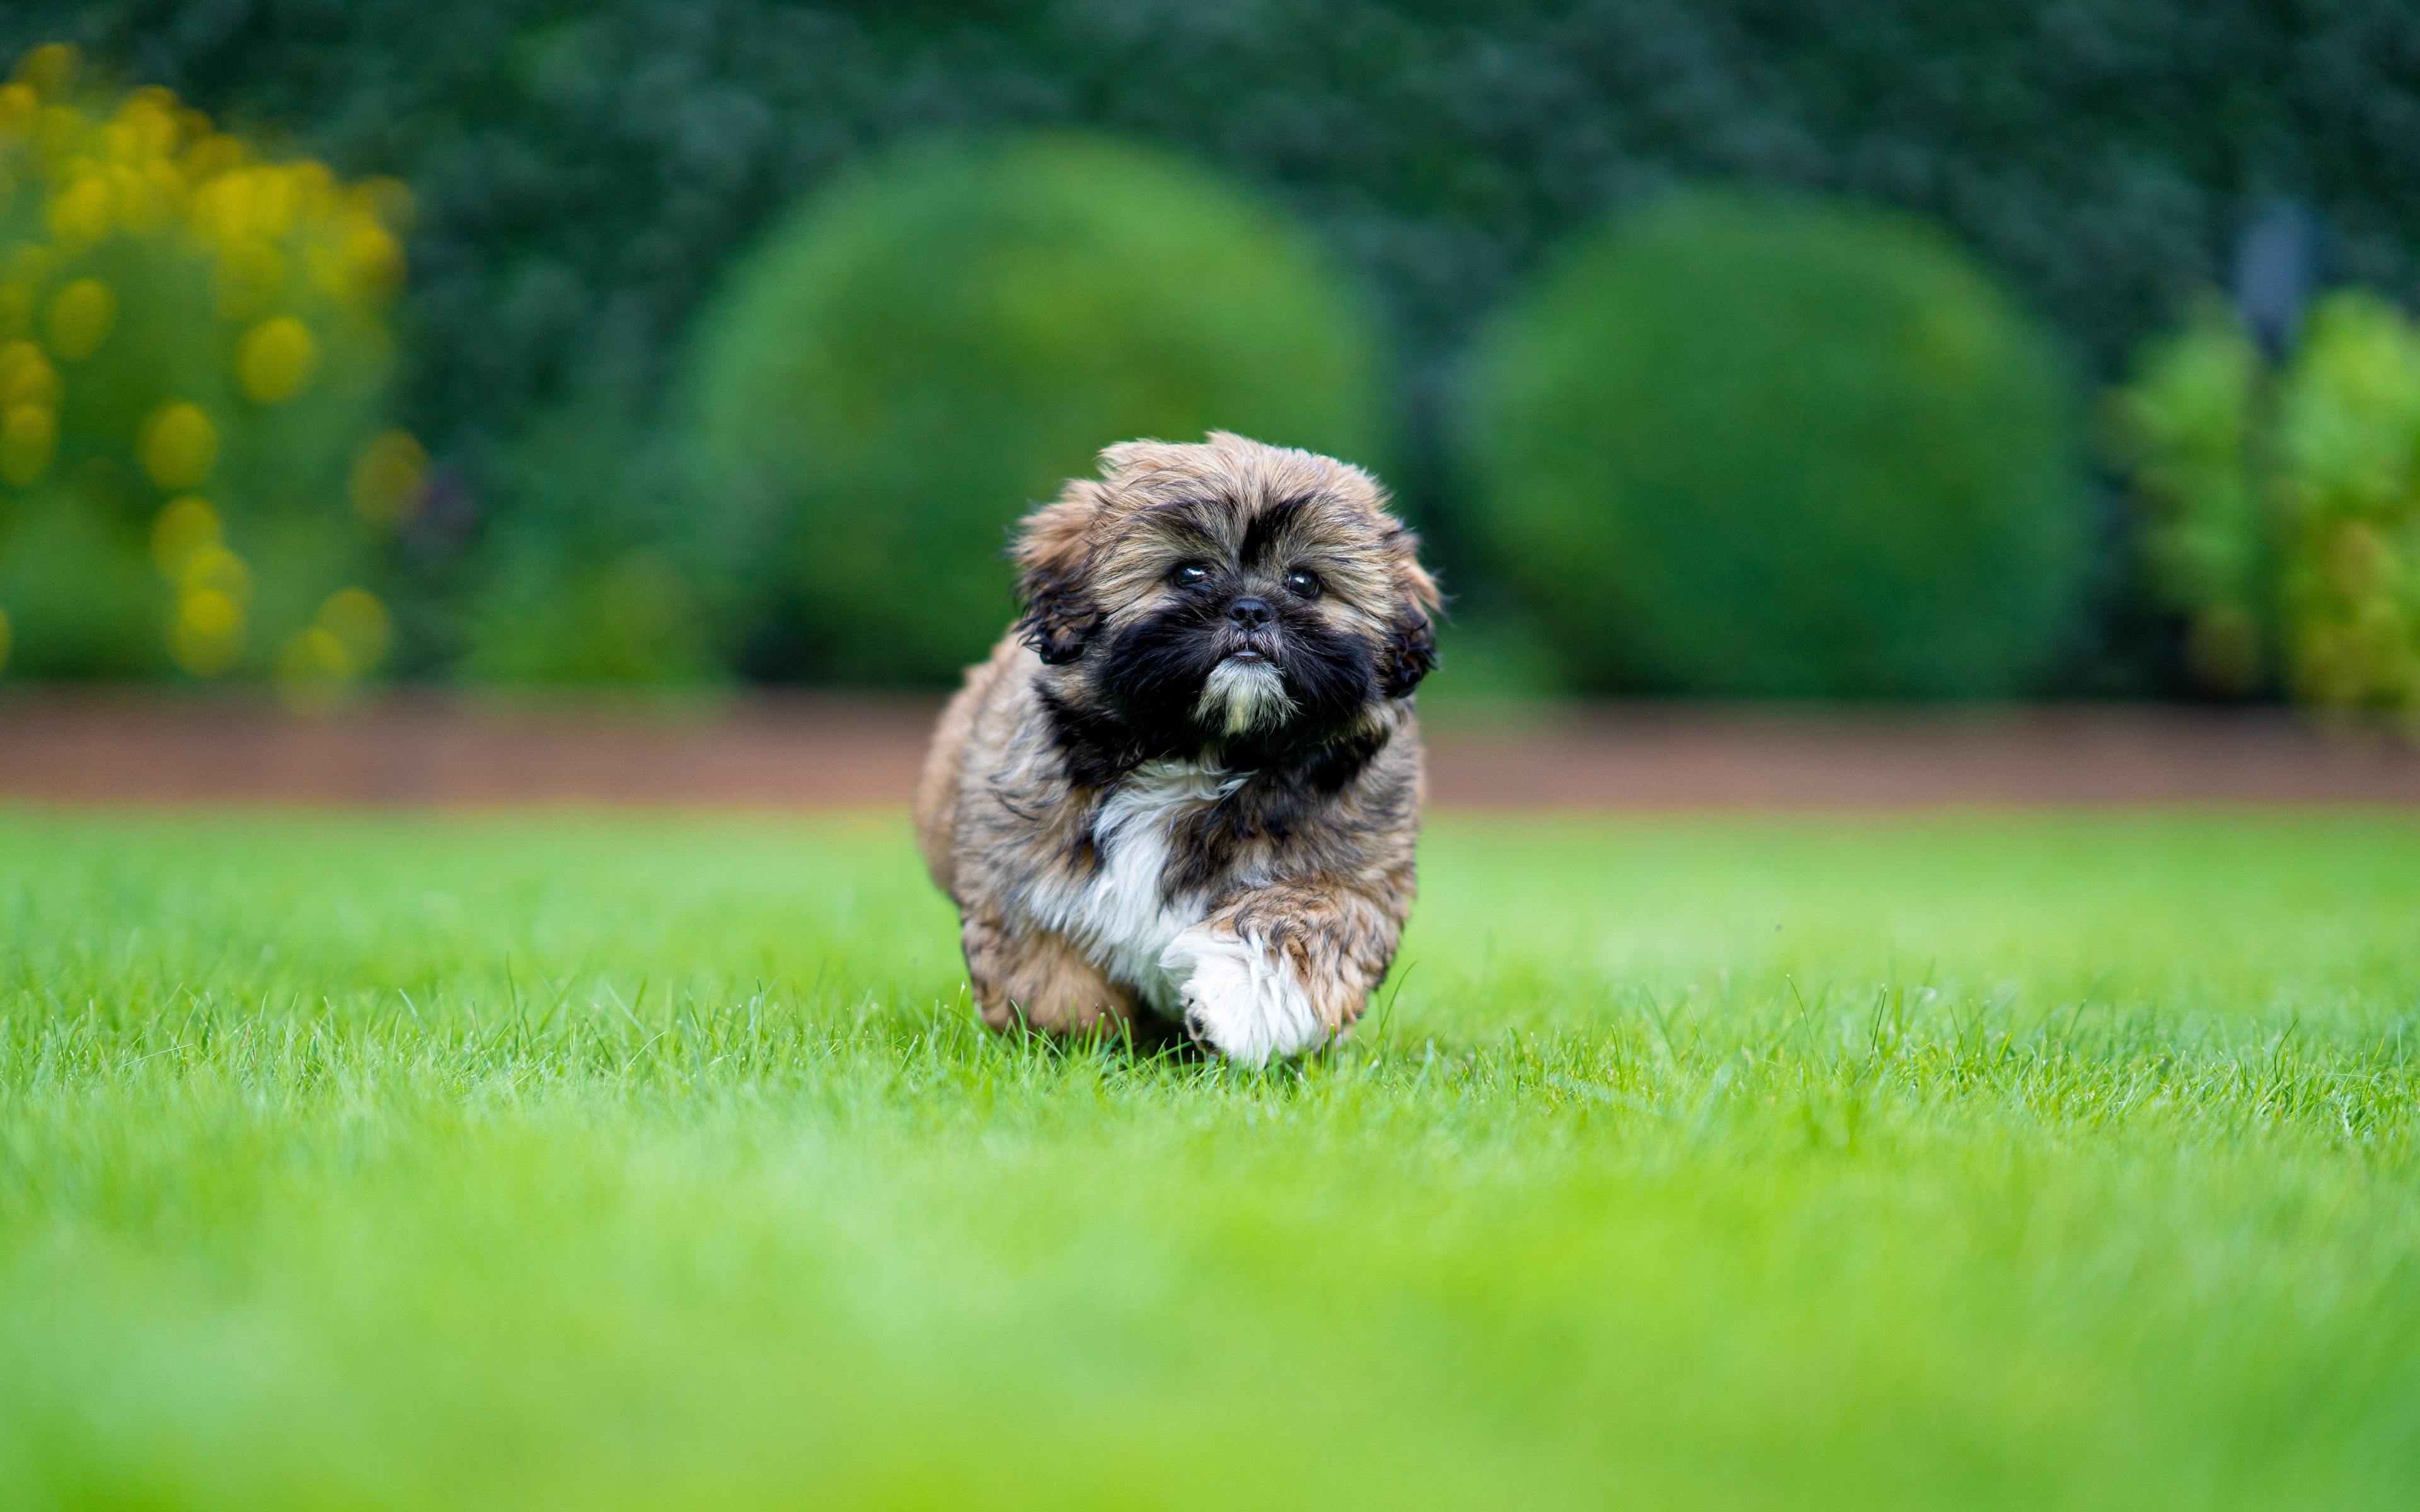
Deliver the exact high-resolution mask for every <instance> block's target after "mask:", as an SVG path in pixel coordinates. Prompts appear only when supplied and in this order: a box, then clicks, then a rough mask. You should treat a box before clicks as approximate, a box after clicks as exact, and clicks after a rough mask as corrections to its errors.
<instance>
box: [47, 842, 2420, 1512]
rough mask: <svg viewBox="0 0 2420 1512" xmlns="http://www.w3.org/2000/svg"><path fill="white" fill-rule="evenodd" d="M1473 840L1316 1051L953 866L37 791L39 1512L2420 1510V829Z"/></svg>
mask: <svg viewBox="0 0 2420 1512" xmlns="http://www.w3.org/2000/svg"><path fill="white" fill-rule="evenodd" d="M1423 865H1424V872H1423V883H1424V888H1425V890H1424V893H1423V896H1422V899H1421V902H1420V905H1419V912H1418V915H1417V917H1416V919H1415V924H1414V928H1413V931H1412V933H1411V935H1410V937H1409V938H1408V940H1407V941H1406V943H1405V946H1404V954H1403V957H1402V958H1401V960H1400V962H1399V964H1398V968H1397V974H1396V978H1395V980H1394V981H1393V982H1392V983H1391V984H1390V986H1389V988H1388V991H1387V993H1386V994H1385V995H1383V1000H1382V1001H1381V1003H1380V1004H1379V1005H1378V1007H1377V1008H1376V1009H1375V1010H1374V1011H1373V1016H1372V1019H1371V1020H1370V1021H1369V1022H1368V1024H1367V1025H1366V1026H1365V1028H1364V1031H1363V1033H1362V1034H1361V1036H1360V1037H1359V1038H1358V1040H1357V1041H1355V1042H1354V1043H1353V1044H1351V1045H1350V1046H1348V1047H1347V1048H1345V1049H1344V1050H1343V1051H1342V1052H1341V1053H1339V1054H1337V1055H1335V1056H1333V1057H1328V1058H1326V1059H1323V1060H1320V1061H1317V1062H1314V1063H1311V1064H1308V1065H1304V1066H1301V1067H1298V1068H1286V1069H1281V1070H1279V1071H1277V1072H1272V1073H1269V1074H1267V1075H1248V1074H1244V1073H1240V1072H1229V1071H1225V1070H1223V1069H1221V1068H1218V1067H1216V1066H1202V1065H1196V1064H1170V1063H1159V1062H1136V1061H1134V1060H1132V1059H1130V1058H1128V1057H1125V1055H1124V1054H1123V1053H1122V1052H1119V1051H1117V1050H1114V1049H1112V1050H1109V1051H1086V1052H1081V1053H1075V1054H1061V1053H1057V1052H1053V1051H1051V1050H1049V1049H1047V1047H1038V1046H1034V1045H1031V1044H1025V1043H1016V1042H1010V1041H998V1040H994V1039H990V1038H988V1037H986V1036H985V1035H984V1034H983V1033H981V1032H980V1031H979V1030H977V1029H974V1028H972V1027H971V1026H970V1020H971V1016H972V1015H971V1012H970V1009H969V1008H968V1007H967V1005H966V1003H965V1001H964V999H963V994H962V991H961V988H960V985H959V972H958V964H957V962H956V960H955V956H954V929H953V926H952V920H951V918H950V917H949V914H948V912H947V910H946V908H945V906H944V905H943V904H942V903H941V902H940V901H939V899H937V898H936V897H934V896H933V895H932V894H931V892H930V890H929V888H928V887H927V885H926V884H925V883H924V881H923V878H922V876H921V874H920V872H919V871H918V869H917V866H916V863H915V861H914V858H913V855H912V851H911V847H910V845H909V841H908V836H907V826H906V824H905V822H904V820H894V819H890V818H881V817H876V818H863V819H839V818H834V819H738V818H695V817H682V818H675V817H668V816H651V817H630V816H585V817H582V816H546V817H532V816H487V817H460V818H445V819H430V818H425V817H405V816H392V817H374V816H324V815H322V816H310V815H289V816H270V817H265V816H262V815H257V814H232V813H223V814H203V815H180V816H170V817H162V816H158V815H149V816H139V815H126V816H69V815H62V814H42V813H28V812H22V811H21V812H17V813H14V814H6V813H0V1505H5V1506H8V1507H11V1508H23V1509H27V1512H39V1509H44V1508H51V1507H113V1508H135V1507H177V1508H219V1507H225V1508H244V1509H247V1512H268V1509H283V1508H302V1507H313V1508H318V1507H380V1508H388V1507H392V1508H405V1507H421V1506H445V1507H455V1506H459V1507H495V1508H504V1507H513V1508H581V1509H619V1508H632V1509H638V1508H648V1509H655V1508H668V1507H670V1508H681V1507H697V1508H706V1507H731V1506H745V1505H796V1506H810V1505H816V1506H821V1505H834V1504H878V1505H931V1506H943V1507H955V1506H978V1505H1010V1504H1032V1505H1053V1506H1057V1505H1071V1504H1098V1505H1118V1506H1211V1505H1233V1504H1319V1503H1327V1504H1360V1505H1390V1506H1391V1505H1420V1504H1429V1505H1482V1504H1495V1505H1514V1504H1518V1505H1524V1506H1557V1505H1572V1506H1581V1505H1585V1506H1630V1505H1638V1506H1671V1505H1688V1504H1699V1505H1720V1506H1747V1505H1760V1504H1766V1505H1804V1506H1818V1505H1840V1506H1854V1507H1860V1508H1874V1507H1895V1506H1926V1507H1947V1506H1957V1507H1989V1506H2009V1507H2028V1508H2031V1507H2043V1506H2086V1505H2091V1506H2110V1507H2142V1506H2159V1507H2188V1506H2191V1507H2200V1506H2207V1507H2219V1506H2243V1507H2276V1506H2288V1505H2290V1506H2295V1507H2319V1506H2397V1507H2402V1506H2411V1505H2414V1504H2420V1140H2415V1124H2420V1117H2416V1116H2415V1115H2416V1114H2420V1045H2415V1031H2420V822H2415V820H2414V819H2413V818H2412V817H2411V816H2408V815H2381V814H2354V813H2339V814H2333V815H2302V816H2295V815H2286V814H2268V815H2243V814H2238V815H2215V814H2213V815H2185V814H2177V815H2126V816H2111V815H2065V816H2053V817H2040V816H2035V817H2025V816H2002V817H1988V816H1948V817H1921V818H1897V819H1888V820H1881V819H1870V818H1865V819H1860V818H1848V817H1841V818H1823V819H1810V818H1790V819H1756V818H1724V819H1692V820H1679V819H1675V820H1657V821H1615V820H1599V819H1559V820H1554V821H1520V822H1514V821H1481V820H1478V819H1467V818H1466V819H1448V820H1444V821H1440V822H1438V823H1436V824H1435V825H1433V826H1432V830H1431V836H1430V839H1429V841H1428V842H1427V845H1426V850H1425V859H1424V863H1423Z"/></svg>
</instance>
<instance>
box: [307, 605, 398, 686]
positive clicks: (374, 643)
mask: <svg viewBox="0 0 2420 1512" xmlns="http://www.w3.org/2000/svg"><path fill="white" fill-rule="evenodd" d="M311 623H312V625H313V626H314V627H315V628H317V629H320V630H324V631H326V632H327V633H328V634H329V635H330V636H331V637H333V638H334V640H335V642H336V643H337V644H338V645H339V646H341V647H343V648H344V653H345V662H346V665H347V666H348V667H349V669H350V670H351V671H353V672H356V673H358V672H365V671H369V670H370V669H371V668H372V667H375V666H377V665H378V664H379V662H380V660H381V659H382V658H384V656H386V648H387V642H388V640H390V639H392V638H393V636H394V633H395V622H394V621H393V620H392V619H391V618H390V617H389V616H388V614H387V611H386V606H385V605H384V604H381V603H380V602H379V601H378V596H377V595H376V594H372V593H370V592H369V591H368V590H367V589H364V588H339V589H337V590H336V591H335V592H334V593H333V594H329V595H328V601H327V602H326V603H324V604H322V605H320V606H319V612H318V613H317V614H315V615H313V616H312V617H311Z"/></svg>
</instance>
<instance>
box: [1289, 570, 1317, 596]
mask: <svg viewBox="0 0 2420 1512" xmlns="http://www.w3.org/2000/svg"><path fill="white" fill-rule="evenodd" d="M1285 585H1286V592H1287V593H1290V594H1294V595H1295V597H1296V598H1317V597H1318V596H1319V579H1318V578H1317V577H1315V576H1314V575H1312V574H1311V573H1308V572H1289V573H1287V574H1286V576H1285Z"/></svg>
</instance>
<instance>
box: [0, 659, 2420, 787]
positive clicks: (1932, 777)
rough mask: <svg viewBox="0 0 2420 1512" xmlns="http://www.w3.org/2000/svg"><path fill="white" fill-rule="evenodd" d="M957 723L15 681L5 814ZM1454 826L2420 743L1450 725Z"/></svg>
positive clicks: (704, 755)
mask: <svg viewBox="0 0 2420 1512" xmlns="http://www.w3.org/2000/svg"><path fill="white" fill-rule="evenodd" d="M936 707H937V705H936V703H935V702H932V701H929V700H923V699H894V698H875V697H846V696H840V695H830V694H770V695H763V696H756V697H750V698H746V699H740V700H737V701H732V702H719V703H717V702H694V703H689V704H685V705H684V704H647V703H641V702H606V701H597V700H583V701H569V700H566V701H553V702H519V703H506V702H496V701H493V700H489V699H484V698H480V697H476V696H471V695H460V694H447V693H426V692H422V693H401V694H396V695H394V696H391V697H389V698H387V699H385V700H382V701H380V702H376V703H372V704H366V705H364V706H361V707H357V708H353V709H350V710H347V711H345V712H343V713H341V714H338V715H336V716H334V717H328V718H324V719H317V720H305V719H299V718H296V717H292V716H289V715H287V714H285V713H284V712H282V711H280V710H279V709H278V708H277V707H276V706H275V705H274V704H273V703H271V702H267V701H266V700H263V699H259V698H256V697H253V696H248V695H242V694H225V695H216V694H214V695H211V696H209V697H175V696H169V695H163V694H161V693H158V692H143V691H116V690H105V691H81V690H80V691H53V690H29V689H24V688H18V689H13V690H10V692H9V693H8V696H6V697H0V799H8V800H17V801H33V802H40V803H70V804H194V803H270V804H340V805H364V804H366V805H401V806H465V805H468V806H486V805H499V804H642V805H703V806H718V807H721V806H733V807H742V808H812V807H831V806H847V805H868V804H900V803H904V802H906V801H907V795H908V794H909V792H910V790H911V789H912V787H913V786H914V782H915V774H916V767H917V764H918V761H919V759H920V758H921V756H922V753H923V742H924V739H925V736H926V733H928V731H929V730H930V727H931V722H932V717H933V714H934V712H935V709H936ZM1429 745H1430V774H1431V776H1430V787H1431V796H1432V800H1433V802H1434V803H1435V805H1436V806H1438V807H1441V808H1471V809H1515V810H1517V809H1577V808H1593V809H1627V810H1673V809H1683V810H1686V809H1726V808H1792V809H1809V808H1811V809H1890V808H1910V807H1930V806H1944V805H2036V804H2060V805H2099V804H2116V805H2132V804H2164V803H2190V804H2223V803H2263V804H2369V805H2393V806H2413V807H2420V751H2415V750H2414V749H2413V748H2411V747H2409V746H2405V745H2401V744H2397V743H2394V742H2391V741H2387V740H2383V739H2380V738H2377V737H2375V736H2366V737H2354V736H2348V735H2341V734H2330V733H2325V732H2323V731H2320V730H2319V729H2317V728H2314V727H2313V726H2311V725H2309V724H2306V723H2304V722H2303V721H2301V720H2298V719H2296V718H2294V717H2290V716H2288V715H2285V714H2282V713H2277V712H2274V711H2216V710H2188V709H2168V708H2145V707H2127V706H2109V707H2084V706H2068V707H2045V708H2015V709H1997V710H1966V711H1951V712H1942V711H1909V710H1888V711H1839V710H1823V711H1806V710H1781V709H1772V708H1746V707H1720V706H1712V707H1710V706H1702V705H1700V706H1691V705H1678V704H1668V705H1601V706H1589V707H1582V708H1576V709H1571V710H1564V711H1556V712H1549V713H1546V714H1543V715H1538V716H1533V717H1527V718H1524V719H1521V720H1518V721H1516V722H1512V723H1503V724H1492V725H1490V724H1478V723H1472V722H1467V721H1464V720H1455V719H1451V718H1445V717H1435V718H1433V719H1432V721H1431V730H1430V733H1429Z"/></svg>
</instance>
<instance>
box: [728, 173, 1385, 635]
mask: <svg viewBox="0 0 2420 1512" xmlns="http://www.w3.org/2000/svg"><path fill="white" fill-rule="evenodd" d="M1374 347H1375V344H1374V342H1373V336H1372V334H1371V330H1370V327H1369V324H1368V322H1367V320H1366V318H1365V317H1364V315H1363V312H1362V309H1361V307H1360V305H1359V303H1358V302H1357V300H1356V299H1355V298H1354V297H1353V296H1352V293H1351V291H1350V290H1349V289H1348V288H1346V287H1345V286H1344V285H1342V284H1341V282H1340V280H1339V278H1338V277H1337V275H1336V274H1335V273H1333V272H1332V271H1331V270H1330V269H1329V267H1328V266H1327V264H1326V261H1325V259H1323V257H1322V256H1321V255H1320V254H1319V252H1318V250H1317V249H1316V248H1315V247H1314V246H1313V245H1312V244H1311V241H1310V240H1309V239H1308V238H1307V237H1306V236H1305V235H1304V234H1303V233H1302V232H1300V231H1298V230H1297V229H1295V226H1293V225H1292V224H1289V223H1288V222H1287V221H1285V220H1284V219H1282V218H1281V217H1280V216H1279V215H1278V214H1277V213H1275V212H1273V211H1272V210H1270V209H1269V208H1265V207H1264V206H1262V205H1261V204H1259V203H1257V202H1256V201H1254V200H1253V199H1251V198H1250V197H1249V196H1248V195H1246V194H1244V193H1239V192H1238V191H1236V190H1234V189H1233V188H1231V187H1229V186H1227V185H1226V184H1224V183H1221V182H1220V181H1218V180H1217V179H1215V178H1213V177H1208V176H1207V175H1205V174H1203V173H1202V172H1199V171H1197V170H1195V169H1193V168H1190V167H1188V166H1186V165H1185V164H1182V163H1179V162H1171V161H1169V160H1167V159H1165V158H1162V157H1159V156H1156V155H1155V154H1153V153H1150V152H1147V151H1145V150H1142V149H1140V148H1136V147H1127V146H1123V145H1119V144H1114V143H1109V142H1104V141H1098V140H1092V139H1087V138H1082V137H1074V136H1062V135H1043V136H1030V137H1022V138H1013V139H1008V140H1004V141H998V142H992V143H988V144H969V143H958V144H952V145H946V146H939V147H931V146H928V147H923V148H922V149H918V150H910V151H908V152H907V153H906V154H904V155H898V156H893V157H892V158H890V159H889V160H887V161H884V162H878V163H877V164H876V165H875V166H874V167H872V168H871V169H869V170H868V171H865V172H862V173H860V174H857V175H855V176H853V177H850V178H848V179H847V180H845V182H842V183H840V184H839V185H837V186H835V187H834V188H832V189H831V190H830V192H828V193H824V194H822V195H820V196H819V197H817V198H815V199H814V200H813V201H812V202H811V203H809V204H808V205H807V206H805V207H804V208H802V209H801V210H800V211H799V213H798V214H797V216H796V217H795V218H794V219H793V220H791V221H790V222H789V223H788V224H785V225H783V226H782V227H781V228H779V229H778V230H777V231H776V232H775V233H774V234H773V235H772V237H771V238H770V239H769V241H768V243H767V244H766V245H765V246H764V248H763V249H762V250H761V251H759V252H758V253H756V254H755V255H752V257H751V258H750V259H749V260H748V261H747V262H746V263H745V264H744V265H743V266H742V267H741V268H740V269H739V270H738V271H737V274H736V275H735V277H734V279H733V280H732V282H731V284H730V285H729V287H728V288H727V289H726V290H724V291H723V293H722V295H721V297H720V298H719V299H718V300H717V301H715V302H714V304H713V306H712V307H711V308H710V309H709V311H708V313H707V315H706V318H705V321H704V324H703V325H702V326H701V328H700V332H699V336H698V340H697V344H696V349H695V352H694V354H693V363H692V368H691V372H690V385H691V395H692V404H693V410H692V415H693V424H692V429H691V433H690V434H691V440H692V442H693V447H694V454H695V464H696V470H697V473H698V476H699V480H700V483H701V484H702V486H703V495H704V498H705V500H706V510H707V519H708V521H709V522H710V523H709V528H710V529H712V530H714V531H716V532H719V534H720V535H721V537H722V538H724V539H725V540H727V541H728V542H729V543H730V549H731V550H732V552H733V554H734V555H735V557H736V558H737V560H739V561H741V562H743V563H747V565H748V571H749V573H750V575H751V577H752V580H753V593H752V595H751V598H750V603H751V606H752V607H751V608H750V609H748V610H747V611H746V618H747V619H748V621H749V624H748V625H746V627H745V630H746V633H747V634H748V636H749V637H750V639H751V640H752V647H751V649H750V650H749V651H748V652H747V653H746V664H748V665H750V666H751V668H752V670H753V671H759V672H772V673H776V674H783V675H793V676H797V675H805V676H816V677H825V678H834V679H841V680H856V681H880V680H905V681H927V682H929V681H935V680H939V679H942V678H945V677H948V676H950V675H952V674H954V671H956V669H957V668H959V667H960V666H962V665H964V664H965V663H967V662H968V661H970V660H973V659H976V658H979V657H980V656H982V655H983V654H984V652H985V648H986V647H987V646H988V645H989V644H990V643H991V642H992V641H993V640H996V639H997V638H998V637H999V636H1000V634H1001V630H1002V628H1003V627H1004V626H1005V625H1006V624H1007V622H1008V618H1009V615H1010V612H1011V609H1010V594H1009V589H1010V574H1009V571H1008V568H1007V565H1006V563H1004V562H1003V561H1002V560H1001V548H1002V546H1003V544H1004V540H1005V533H1004V532H1005V531H1006V528H1007V527H1008V526H1009V524H1010V523H1011V522H1012V521H1014V520H1015V519H1016V517H1018V516H1019V515H1021V514H1022V513H1023V512H1024V511H1025V509H1026V508H1027V505H1028V502H1029V501H1034V500H1043V499H1047V498H1049V497H1050V496H1051V495H1052V494H1053V493H1055V492H1056V491H1057V488H1058V486H1059V484H1060V482H1061V481H1062V480H1063V479H1064V478H1066V477H1069V476H1071V475H1077V474H1089V473H1090V472H1091V471H1093V464H1094V455H1095V454H1096V453H1097V452H1098V451H1099V450H1100V449H1101V448H1102V447H1103V446H1106V445H1109V444H1110V443H1112V442H1115V441H1119V440H1126V439H1128V438H1132V437H1138V436H1153V437H1159V438H1162V439H1167V440H1192V439H1196V438H1199V437H1200V436H1201V435H1202V433H1203V432H1205V431H1207V430H1210V429H1212V428H1214V427H1216V428H1220V429H1228V430H1234V431H1239V432H1241V433H1243V434H1245V435H1249V436H1253V437H1256V438H1258V439H1260V440H1266V441H1270V442H1274V443H1280V444H1287V445H1298V446H1308V447H1312V448H1315V449H1318V450H1321V451H1326V452H1330V453H1334V454H1338V455H1343V456H1346V457H1349V458H1353V459H1356V460H1360V461H1368V460H1371V454H1372V451H1373V447H1375V446H1376V445H1377V444H1378V442H1379V439H1380V433H1381V428H1382V427H1381V421H1380V415H1381V402H1380V399H1379V388H1378V373H1377V368H1378V363H1377V359H1376V352H1375V349H1374Z"/></svg>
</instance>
